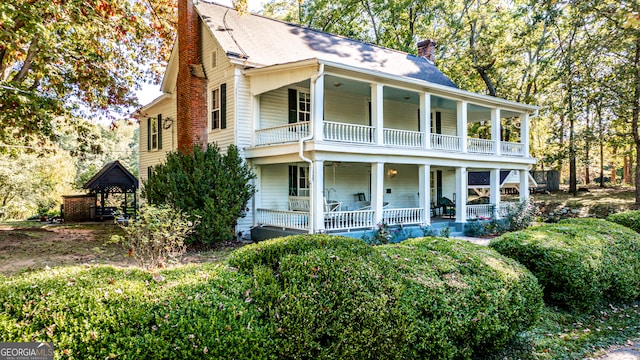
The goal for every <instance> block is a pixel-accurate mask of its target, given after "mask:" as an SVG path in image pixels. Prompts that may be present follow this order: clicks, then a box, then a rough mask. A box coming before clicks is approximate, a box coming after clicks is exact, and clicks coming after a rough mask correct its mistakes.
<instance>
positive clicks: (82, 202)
mask: <svg viewBox="0 0 640 360" xmlns="http://www.w3.org/2000/svg"><path fill="white" fill-rule="evenodd" d="M95 201H96V198H95V196H94V195H69V196H64V209H63V211H64V220H65V221H86V220H91V206H93V205H95Z"/></svg>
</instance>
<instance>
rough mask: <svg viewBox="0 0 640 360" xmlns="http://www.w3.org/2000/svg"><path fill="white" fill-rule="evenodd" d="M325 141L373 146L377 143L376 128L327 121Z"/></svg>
mask: <svg viewBox="0 0 640 360" xmlns="http://www.w3.org/2000/svg"><path fill="white" fill-rule="evenodd" d="M324 139H325V140H332V141H345V142H352V143H364V144H372V143H374V142H375V128H374V127H373V126H365V125H355V124H346V123H338V122H332V121H325V122H324Z"/></svg>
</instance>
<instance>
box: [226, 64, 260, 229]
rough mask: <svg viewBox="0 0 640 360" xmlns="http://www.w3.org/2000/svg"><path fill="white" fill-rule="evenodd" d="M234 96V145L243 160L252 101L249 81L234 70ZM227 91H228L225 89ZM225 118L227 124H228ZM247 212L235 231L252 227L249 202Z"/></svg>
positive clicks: (251, 128) (250, 125)
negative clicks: (235, 140)
mask: <svg viewBox="0 0 640 360" xmlns="http://www.w3.org/2000/svg"><path fill="white" fill-rule="evenodd" d="M234 88H235V94H233V95H234V96H233V97H234V98H235V101H234V102H233V103H234V104H235V105H236V106H235V109H234V113H235V114H237V116H236V119H235V120H236V121H235V124H237V126H236V127H235V129H236V139H237V142H236V145H237V146H238V151H239V153H240V156H242V157H243V158H244V149H245V148H247V147H250V146H251V136H252V133H253V118H252V114H253V99H252V97H251V89H250V85H249V79H248V78H247V77H245V76H244V75H242V74H241V72H240V71H239V70H236V75H235V86H234ZM227 91H228V89H227ZM228 122H229V121H228V118H227V124H228ZM247 207H248V208H249V211H247V213H246V216H245V217H244V218H240V219H238V226H237V231H242V232H245V231H247V230H249V229H250V228H251V226H252V225H253V217H254V214H253V207H252V206H251V201H249V203H248V204H247Z"/></svg>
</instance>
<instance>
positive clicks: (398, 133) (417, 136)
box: [384, 129, 424, 147]
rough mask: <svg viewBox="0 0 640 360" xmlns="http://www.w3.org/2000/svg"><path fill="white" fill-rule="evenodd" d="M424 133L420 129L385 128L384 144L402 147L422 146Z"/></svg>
mask: <svg viewBox="0 0 640 360" xmlns="http://www.w3.org/2000/svg"><path fill="white" fill-rule="evenodd" d="M423 139H424V133H422V132H419V131H408V130H397V129H384V144H385V145H395V146H402V147H421V146H422V144H423Z"/></svg>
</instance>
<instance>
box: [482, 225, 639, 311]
mask: <svg viewBox="0 0 640 360" xmlns="http://www.w3.org/2000/svg"><path fill="white" fill-rule="evenodd" d="M490 247H492V248H493V249H495V250H497V251H498V252H499V253H501V254H503V255H505V256H508V257H511V258H514V259H516V260H518V261H519V262H520V263H522V264H523V265H524V266H526V267H527V268H528V269H529V270H531V272H533V273H534V274H535V275H536V277H537V278H538V281H539V282H540V284H541V285H542V286H543V288H544V295H545V300H547V301H548V302H549V303H551V304H556V305H560V306H563V307H565V308H568V309H572V310H579V311H589V310H591V309H593V307H594V306H596V305H597V304H598V303H601V302H604V301H613V302H629V301H633V300H636V299H638V298H639V296H640V255H639V251H640V235H638V234H637V233H635V232H634V231H632V230H630V229H628V228H626V227H624V226H621V225H618V224H614V223H611V222H608V221H606V220H598V219H571V220H564V221H561V222H560V223H558V224H549V225H544V226H539V227H532V228H529V229H527V230H524V231H519V232H515V233H509V234H505V235H502V236H501V237H499V238H496V239H494V240H493V241H491V244H490Z"/></svg>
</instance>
